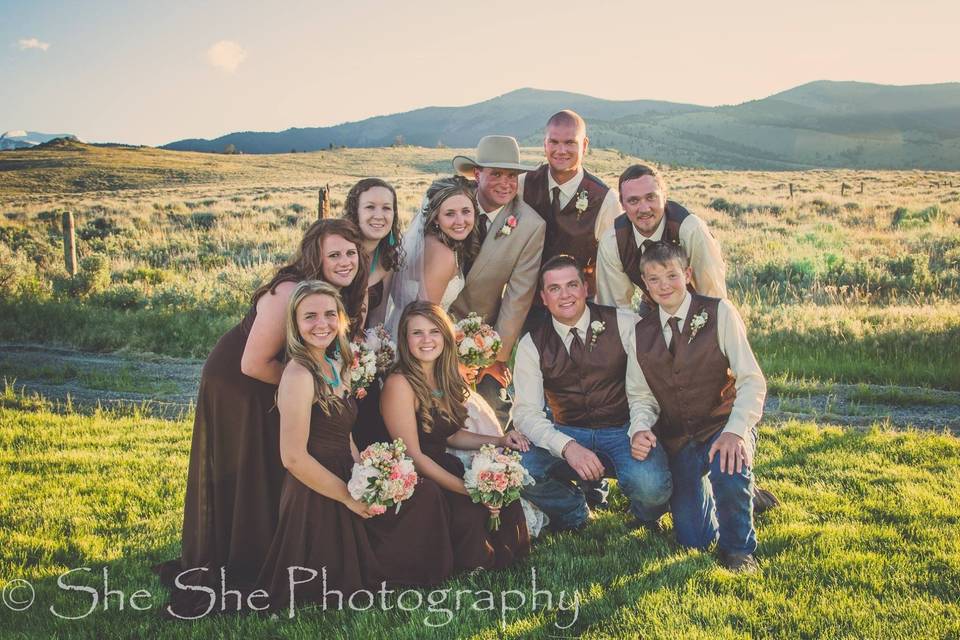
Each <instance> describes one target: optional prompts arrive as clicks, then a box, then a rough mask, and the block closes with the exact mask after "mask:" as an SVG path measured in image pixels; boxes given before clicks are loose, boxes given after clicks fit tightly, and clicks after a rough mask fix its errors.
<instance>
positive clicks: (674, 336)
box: [667, 316, 680, 356]
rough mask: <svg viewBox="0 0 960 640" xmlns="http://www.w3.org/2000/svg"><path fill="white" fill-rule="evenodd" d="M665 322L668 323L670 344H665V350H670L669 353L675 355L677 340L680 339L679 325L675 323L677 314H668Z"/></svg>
mask: <svg viewBox="0 0 960 640" xmlns="http://www.w3.org/2000/svg"><path fill="white" fill-rule="evenodd" d="M667 324H668V325H670V344H669V345H668V346H667V350H669V351H670V355H672V356H675V355H677V342H679V341H680V325H679V324H678V323H677V316H670V319H669V320H667Z"/></svg>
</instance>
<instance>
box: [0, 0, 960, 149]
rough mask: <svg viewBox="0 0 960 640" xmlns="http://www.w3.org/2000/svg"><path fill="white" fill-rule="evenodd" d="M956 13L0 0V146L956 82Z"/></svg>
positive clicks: (704, 2) (530, 1)
mask: <svg viewBox="0 0 960 640" xmlns="http://www.w3.org/2000/svg"><path fill="white" fill-rule="evenodd" d="M958 24H960V2H957V1H956V0H918V1H917V2H915V3H913V4H905V3H902V2H899V1H897V2H894V1H892V0H871V1H869V2H868V1H866V0H806V1H805V2H782V1H780V0H765V1H759V0H728V1H727V2H716V1H715V0H673V1H672V2H661V3H653V2H638V1H637V0H610V1H605V0H593V1H585V0H578V1H575V2H574V1H568V0H553V1H552V2H543V1H541V0H485V1H483V2H476V1H475V2H462V3H457V2H453V1H451V0H445V1H435V0H425V1H419V0H406V1H405V2H403V1H397V0H394V1H393V2H387V1H380V0H352V1H349V0H344V1H336V0H314V1H306V0H291V1H283V0H278V1H277V2H274V3H270V6H268V3H265V2H246V1H244V0H231V1H229V2H227V1H220V0H214V1H209V2H203V1H196V0H195V1H193V2H180V1H177V0H171V1H169V2H156V1H155V0H154V1H151V2H142V1H140V0H124V1H122V2H121V1H113V0H104V1H101V2H97V1H92V0H73V1H59V2H55V1H45V0H0V133H2V132H3V131H7V130H20V129H22V130H29V131H40V132H44V133H71V134H75V135H77V136H79V137H80V138H81V139H84V140H87V141H90V142H126V143H132V144H149V145H160V144H165V143H167V142H172V141H174V140H179V139H182V138H215V137H218V136H220V135H223V134H226V133H230V132H233V131H279V130H283V129H287V128H289V127H316V126H328V125H333V124H338V123H341V122H346V121H354V120H362V119H364V118H367V117H370V116H374V115H382V114H389V113H396V112H400V111H408V110H410V109H416V108H419V107H426V106H459V105H466V104H472V103H475V102H480V101H483V100H487V99H489V98H493V97H495V96H498V95H502V94H504V93H507V92H509V91H512V90H514V89H519V88H522V87H535V88H539V89H555V90H563V91H572V92H576V93H584V94H587V95H591V96H595V97H598V98H606V99H611V100H638V99H654V100H670V101H675V102H690V103H695V104H701V105H719V104H738V103H741V102H745V101H748V100H754V99H760V98H764V97H766V96H769V95H772V94H774V93H777V92H779V91H783V90H786V89H789V88H792V87H794V86H797V85H800V84H804V83H806V82H811V81H814V80H858V81H863V82H876V83H882V84H898V85H906V84H929V83H938V82H955V81H960V44H958V42H960V39H958V37H957V34H956V28H957V25H958Z"/></svg>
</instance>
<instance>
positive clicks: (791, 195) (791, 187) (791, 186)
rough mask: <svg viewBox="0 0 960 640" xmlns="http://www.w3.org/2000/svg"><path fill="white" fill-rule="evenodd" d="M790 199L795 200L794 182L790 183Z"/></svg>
mask: <svg viewBox="0 0 960 640" xmlns="http://www.w3.org/2000/svg"><path fill="white" fill-rule="evenodd" d="M790 199H791V200H793V183H792V182H791V183H790Z"/></svg>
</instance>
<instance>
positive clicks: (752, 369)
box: [627, 243, 767, 571]
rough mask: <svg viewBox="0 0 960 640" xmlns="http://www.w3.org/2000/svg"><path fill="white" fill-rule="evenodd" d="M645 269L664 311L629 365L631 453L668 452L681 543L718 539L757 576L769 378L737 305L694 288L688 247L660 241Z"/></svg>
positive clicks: (641, 331)
mask: <svg viewBox="0 0 960 640" xmlns="http://www.w3.org/2000/svg"><path fill="white" fill-rule="evenodd" d="M640 269H641V272H642V274H643V280H644V283H645V284H646V287H647V290H648V291H649V294H650V297H651V299H652V300H653V302H654V303H655V304H656V305H657V308H656V309H655V310H653V311H652V312H651V313H648V314H647V315H646V316H645V317H644V318H643V319H642V320H641V321H640V322H639V323H637V326H636V330H635V344H636V355H635V357H632V358H630V360H629V362H628V375H627V381H628V382H627V396H628V398H629V400H630V416H631V425H630V441H631V451H632V454H633V456H634V457H636V458H637V459H640V460H643V459H645V458H646V457H647V456H648V455H650V452H651V450H652V449H653V447H657V446H662V447H663V448H664V449H665V450H666V452H667V457H668V460H669V465H670V473H671V476H672V479H673V493H672V495H671V498H670V506H671V509H672V511H673V522H674V529H675V531H676V535H677V541H678V542H679V543H680V544H682V545H684V546H687V547H693V548H697V549H706V548H708V547H710V546H711V545H712V544H713V543H714V542H716V543H717V550H718V555H719V558H720V562H721V564H723V566H725V567H727V568H728V569H730V570H732V571H753V570H755V569H756V568H757V563H756V560H755V559H754V557H753V553H754V551H755V550H756V547H757V538H756V532H755V530H754V527H753V493H754V481H753V454H754V446H755V444H756V425H757V422H759V420H760V416H761V413H762V411H763V400H764V396H766V392H767V385H766V381H765V380H764V377H763V373H762V372H761V371H760V367H759V365H758V364H757V360H756V358H755V357H754V355H753V351H752V350H751V349H750V343H749V342H747V336H746V331H745V329H744V326H743V321H742V320H741V319H740V315H739V314H738V313H737V310H736V308H734V306H733V305H732V304H731V303H730V302H729V301H727V300H721V299H719V298H708V297H706V296H702V295H700V294H697V293H691V292H690V291H689V290H688V288H687V285H688V284H689V282H690V267H689V266H688V264H687V258H686V255H685V253H684V251H683V249H681V248H680V247H679V246H677V245H674V244H671V243H657V244H655V245H654V246H652V247H649V248H648V249H647V250H646V251H645V252H644V253H643V256H642V257H641V259H640ZM638 369H639V371H640V372H642V374H643V375H640V376H638V375H632V376H631V375H629V373H630V372H633V373H634V374H636V372H637V370H638Z"/></svg>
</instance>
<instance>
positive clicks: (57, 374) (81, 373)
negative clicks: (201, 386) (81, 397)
mask: <svg viewBox="0 0 960 640" xmlns="http://www.w3.org/2000/svg"><path fill="white" fill-rule="evenodd" d="M2 373H3V375H4V377H6V378H27V379H30V380H36V381H41V382H45V383H49V384H65V383H68V382H75V383H78V384H80V385H82V386H84V387H86V388H87V389H99V390H101V391H115V392H134V393H146V394H171V393H176V392H177V390H178V389H177V385H175V384H173V383H172V382H168V381H162V380H147V379H144V378H143V377H142V376H138V375H137V371H136V369H135V368H134V367H133V366H131V365H129V364H127V365H123V366H120V367H113V368H111V369H109V370H107V371H98V370H93V369H89V368H83V367H77V366H74V365H72V364H59V365H53V364H40V365H34V364H31V363H29V362H24V361H22V360H21V361H19V362H12V361H9V360H7V361H6V362H4V363H3V364H2Z"/></svg>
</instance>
